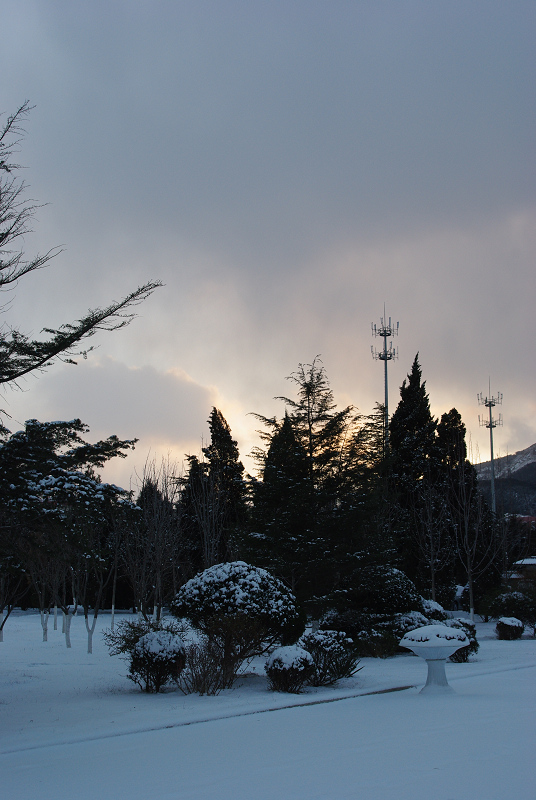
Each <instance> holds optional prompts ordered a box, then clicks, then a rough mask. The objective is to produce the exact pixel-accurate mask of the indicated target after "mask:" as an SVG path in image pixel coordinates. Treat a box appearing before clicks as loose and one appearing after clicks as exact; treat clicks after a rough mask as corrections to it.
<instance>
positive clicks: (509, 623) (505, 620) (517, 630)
mask: <svg viewBox="0 0 536 800" xmlns="http://www.w3.org/2000/svg"><path fill="white" fill-rule="evenodd" d="M524 630H525V626H524V625H523V623H522V622H521V620H520V619H516V617H501V618H500V619H499V620H498V622H497V625H496V627H495V633H496V634H497V638H498V639H508V640H512V639H521V637H522V635H523V631H524Z"/></svg>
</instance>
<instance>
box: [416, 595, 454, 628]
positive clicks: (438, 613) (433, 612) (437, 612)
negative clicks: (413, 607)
mask: <svg viewBox="0 0 536 800" xmlns="http://www.w3.org/2000/svg"><path fill="white" fill-rule="evenodd" d="M421 599H422V606H423V611H424V614H425V616H426V617H428V619H429V620H437V621H438V622H445V620H447V619H448V614H447V612H446V611H445V609H444V608H443V606H441V605H439V603H436V601H435V600H425V599H424V597H423V598H421Z"/></svg>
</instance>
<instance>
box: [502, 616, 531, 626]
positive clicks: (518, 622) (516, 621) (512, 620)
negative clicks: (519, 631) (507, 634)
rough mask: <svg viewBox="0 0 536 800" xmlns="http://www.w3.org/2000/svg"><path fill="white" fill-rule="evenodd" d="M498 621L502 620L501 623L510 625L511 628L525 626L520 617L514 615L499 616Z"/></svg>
mask: <svg viewBox="0 0 536 800" xmlns="http://www.w3.org/2000/svg"><path fill="white" fill-rule="evenodd" d="M499 622H502V624H503V625H510V626H511V627H512V628H524V627H525V626H524V625H523V623H522V622H521V620H520V619H517V618H516V617H501V618H500V619H499Z"/></svg>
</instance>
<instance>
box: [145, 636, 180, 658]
mask: <svg viewBox="0 0 536 800" xmlns="http://www.w3.org/2000/svg"><path fill="white" fill-rule="evenodd" d="M133 652H134V654H135V655H137V656H140V657H141V656H144V655H148V654H150V655H151V656H152V657H153V658H158V659H160V658H162V659H165V660H167V659H170V658H176V657H177V656H178V655H182V654H184V652H185V650H184V644H183V642H182V639H181V638H180V637H179V636H177V634H175V633H170V632H169V631H149V633H145V634H144V635H143V636H142V637H141V638H140V639H139V641H138V642H137V643H136V645H135V646H134V651H133Z"/></svg>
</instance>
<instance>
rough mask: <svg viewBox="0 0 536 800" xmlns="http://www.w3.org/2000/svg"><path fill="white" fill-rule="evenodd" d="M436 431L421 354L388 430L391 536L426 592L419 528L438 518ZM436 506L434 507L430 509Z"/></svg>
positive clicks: (404, 563) (404, 567)
mask: <svg viewBox="0 0 536 800" xmlns="http://www.w3.org/2000/svg"><path fill="white" fill-rule="evenodd" d="M436 428H437V420H435V419H434V418H433V417H432V414H431V412H430V401H429V398H428V394H427V392H426V382H425V381H423V380H422V371H421V366H420V364H419V355H418V354H417V355H416V356H415V359H414V361H413V365H412V368H411V372H410V373H409V374H408V376H407V380H404V382H403V383H402V386H401V388H400V402H399V404H398V406H397V408H396V410H395V412H394V414H393V416H392V418H391V422H390V425H389V447H390V454H389V458H390V470H391V475H390V479H391V480H390V485H391V487H392V490H393V493H394V496H392V498H391V499H392V501H393V502H394V508H395V513H394V514H393V522H392V524H393V537H394V540H395V544H396V547H397V551H398V559H399V564H400V567H401V569H402V570H403V571H404V572H405V573H406V575H407V576H408V577H409V578H411V580H412V581H414V583H415V584H416V585H417V586H419V587H420V588H421V589H425V588H428V587H427V583H428V580H427V576H426V572H427V570H426V566H425V565H424V564H423V557H422V552H421V549H420V546H419V541H418V537H417V536H416V535H415V529H416V526H415V523H416V520H417V521H418V520H420V519H423V517H425V516H426V515H427V514H428V516H429V517H431V521H432V520H433V517H434V515H435V514H436V511H435V510H434V508H435V505H436V499H435V497H434V498H432V495H435V489H433V488H432V487H433V485H434V483H435V482H436V480H437V473H438V466H439V463H438V450H437V443H436ZM432 504H433V507H434V508H430V507H431V505H432Z"/></svg>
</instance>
